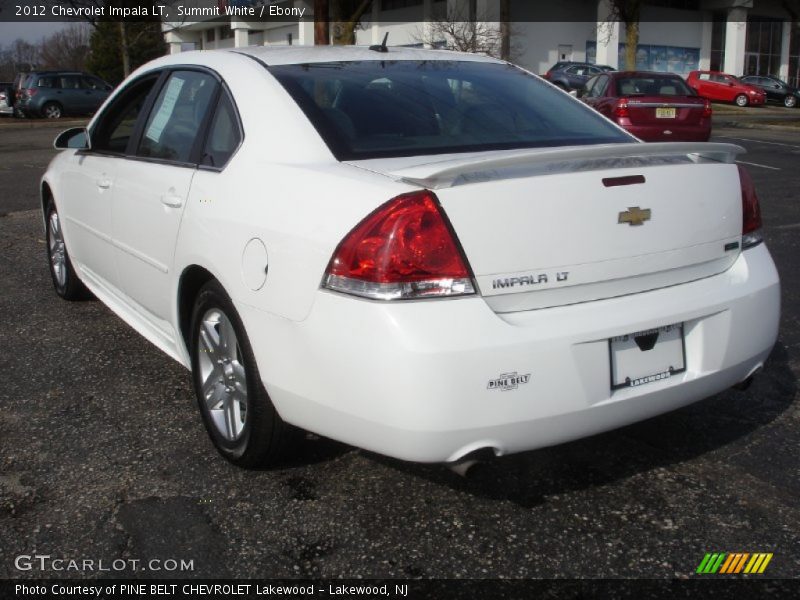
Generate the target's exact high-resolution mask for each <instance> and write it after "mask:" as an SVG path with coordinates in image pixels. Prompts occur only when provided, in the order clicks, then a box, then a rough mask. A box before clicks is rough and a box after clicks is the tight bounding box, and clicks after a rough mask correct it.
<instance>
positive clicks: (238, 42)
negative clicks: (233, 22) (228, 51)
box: [233, 28, 250, 48]
mask: <svg viewBox="0 0 800 600" xmlns="http://www.w3.org/2000/svg"><path fill="white" fill-rule="evenodd" d="M249 45H250V31H249V30H248V29H244V28H236V29H234V30H233V46H234V48H244V47H245V46H249Z"/></svg>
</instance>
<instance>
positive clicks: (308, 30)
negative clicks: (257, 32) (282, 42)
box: [264, 0, 314, 46]
mask: <svg viewBox="0 0 800 600" xmlns="http://www.w3.org/2000/svg"><path fill="white" fill-rule="evenodd" d="M295 6H296V7H299V8H305V9H306V12H305V14H306V15H312V16H311V17H308V18H304V19H303V20H301V21H299V22H298V23H297V43H298V44H299V45H300V46H313V45H314V17H313V14H314V4H313V3H312V2H310V1H309V0H303V1H302V2H295ZM264 37H265V38H266V34H265V35H264ZM266 43H267V42H266V39H265V41H264V44H265V45H266Z"/></svg>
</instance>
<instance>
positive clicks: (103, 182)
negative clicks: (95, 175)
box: [95, 178, 111, 190]
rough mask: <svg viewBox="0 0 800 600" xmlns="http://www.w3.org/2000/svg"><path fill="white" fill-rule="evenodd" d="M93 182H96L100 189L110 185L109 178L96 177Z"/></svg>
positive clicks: (105, 188)
mask: <svg viewBox="0 0 800 600" xmlns="http://www.w3.org/2000/svg"><path fill="white" fill-rule="evenodd" d="M95 183H97V187H99V188H100V189H101V190H107V189H108V188H110V187H111V180H109V179H105V178H102V179H98V180H97V181H96V182H95Z"/></svg>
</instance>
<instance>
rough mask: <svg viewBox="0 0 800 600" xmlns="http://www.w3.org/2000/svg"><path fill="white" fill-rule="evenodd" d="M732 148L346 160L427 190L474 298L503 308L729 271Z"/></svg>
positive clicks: (734, 239) (733, 234) (736, 233)
mask: <svg viewBox="0 0 800 600" xmlns="http://www.w3.org/2000/svg"><path fill="white" fill-rule="evenodd" d="M743 151H744V150H743V149H742V148H740V147H738V146H733V145H729V144H687V143H659V144H638V143H637V144H614V145H604V146H581V147H572V148H556V149H538V150H522V151H508V152H487V153H481V154H473V155H468V156H464V155H460V156H458V155H451V157H442V158H441V160H439V161H438V162H433V163H432V162H431V158H430V157H427V159H426V160H425V161H424V162H423V161H422V159H420V158H399V159H375V160H370V161H361V162H359V163H354V164H356V166H359V167H362V168H368V169H370V170H372V171H376V172H381V173H384V174H386V175H389V176H391V177H392V178H395V179H399V180H403V181H406V182H409V183H412V184H415V185H419V186H420V187H425V188H428V189H432V190H434V191H435V193H436V195H437V196H438V198H439V200H440V202H441V205H442V207H443V208H444V211H445V212H446V214H447V216H448V217H449V219H450V221H451V223H452V225H453V228H454V230H455V232H456V234H457V235H458V238H459V240H460V242H461V244H462V246H463V248H464V252H465V254H466V256H467V258H468V260H469V263H470V266H471V267H472V270H473V273H474V275H475V279H476V282H477V284H478V288H479V290H480V292H481V294H482V295H483V297H484V298H485V299H486V301H487V302H488V303H489V305H490V306H491V307H492V309H493V310H495V311H496V312H500V313H502V312H514V311H520V310H530V309H536V308H545V307H550V306H559V305H565V304H572V303H576V302H585V301H590V300H597V299H601V298H608V297H613V296H620V295H625V294H632V293H637V292H642V291H646V290H651V289H656V288H659V287H665V286H670V285H676V284H679V283H683V282H686V281H692V280H695V279H700V278H703V277H708V276H710V275H714V274H717V273H720V272H723V271H725V270H726V269H728V268H729V267H730V266H731V265H732V264H733V262H734V261H735V259H736V257H737V256H738V253H739V250H738V248H739V244H737V245H736V246H735V247H732V246H733V244H734V243H739V242H740V240H741V230H742V201H741V190H740V184H739V176H738V171H737V168H736V165H735V164H732V163H733V160H734V157H735V155H736V154H738V153H739V152H743ZM453 156H457V157H456V158H453Z"/></svg>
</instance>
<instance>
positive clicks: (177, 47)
mask: <svg viewBox="0 0 800 600" xmlns="http://www.w3.org/2000/svg"><path fill="white" fill-rule="evenodd" d="M180 52H181V42H170V43H169V53H170V54H180Z"/></svg>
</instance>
